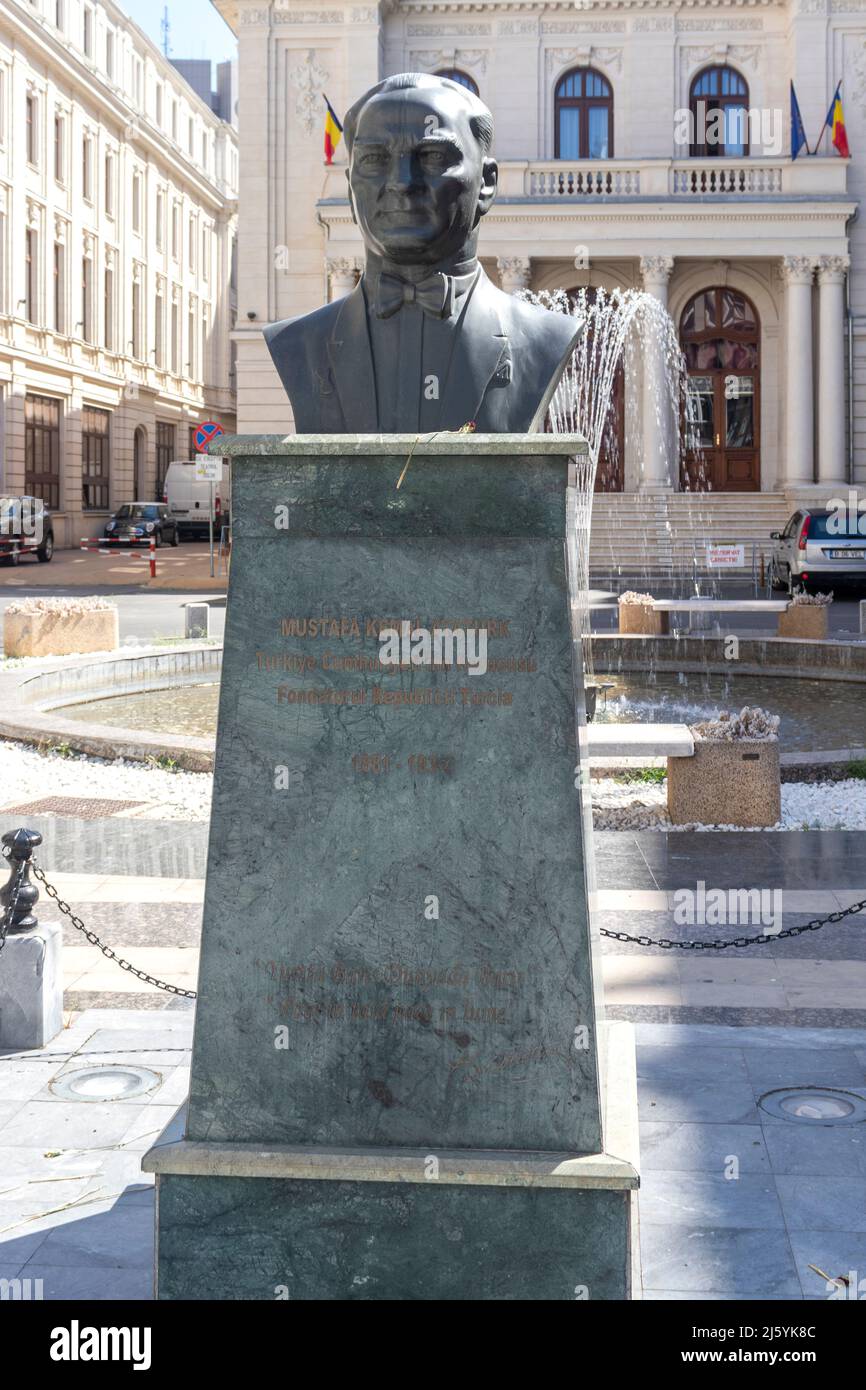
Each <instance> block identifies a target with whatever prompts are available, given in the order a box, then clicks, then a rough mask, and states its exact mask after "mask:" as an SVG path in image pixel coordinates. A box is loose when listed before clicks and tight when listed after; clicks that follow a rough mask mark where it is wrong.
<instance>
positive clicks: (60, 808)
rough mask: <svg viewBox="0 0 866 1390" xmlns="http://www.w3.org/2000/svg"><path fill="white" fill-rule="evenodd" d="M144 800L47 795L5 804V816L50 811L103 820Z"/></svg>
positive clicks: (130, 808)
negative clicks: (10, 804)
mask: <svg viewBox="0 0 866 1390" xmlns="http://www.w3.org/2000/svg"><path fill="white" fill-rule="evenodd" d="M144 805H146V803H145V802H144V801H106V800H104V799H103V798H102V797H96V796H46V797H43V799H42V800H41V801H28V802H26V804H25V805H23V806H4V807H3V815H4V816H11V815H16V816H25V815H29V816H39V815H47V814H48V813H49V812H50V813H53V814H54V815H56V816H77V817H78V819H79V820H102V818H103V816H116V815H117V814H118V812H119V811H129V810H132V808H133V807H135V806H144Z"/></svg>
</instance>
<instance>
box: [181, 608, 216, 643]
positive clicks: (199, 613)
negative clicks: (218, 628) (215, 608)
mask: <svg viewBox="0 0 866 1390" xmlns="http://www.w3.org/2000/svg"><path fill="white" fill-rule="evenodd" d="M185 621H186V629H185V631H186V637H187V639H188V640H191V641H195V642H203V641H205V640H206V639H207V638H208V637H210V604H209V603H188V604H187V605H186V614H185Z"/></svg>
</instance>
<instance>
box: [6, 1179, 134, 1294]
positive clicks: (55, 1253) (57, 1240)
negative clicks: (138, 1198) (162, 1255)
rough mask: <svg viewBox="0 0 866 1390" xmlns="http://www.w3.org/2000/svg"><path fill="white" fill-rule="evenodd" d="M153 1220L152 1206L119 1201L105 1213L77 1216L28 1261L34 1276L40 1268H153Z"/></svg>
mask: <svg viewBox="0 0 866 1390" xmlns="http://www.w3.org/2000/svg"><path fill="white" fill-rule="evenodd" d="M153 1258H154V1219H153V1209H152V1204H151V1203H148V1204H147V1205H142V1204H141V1203H138V1202H129V1201H127V1200H126V1199H125V1198H121V1199H120V1200H119V1201H117V1202H115V1203H114V1205H113V1206H112V1207H111V1208H110V1209H109V1210H106V1211H97V1212H96V1213H94V1214H90V1215H85V1214H80V1215H79V1216H78V1219H77V1220H75V1221H71V1222H67V1223H66V1224H64V1225H62V1226H58V1227H57V1228H56V1229H55V1230H53V1231H51V1233H50V1234H49V1236H48V1238H47V1239H46V1240H45V1242H44V1244H43V1245H41V1246H40V1247H39V1250H38V1252H37V1253H36V1254H35V1255H34V1256H33V1257H32V1258H31V1259H30V1260H29V1261H28V1264H27V1269H28V1272H29V1273H31V1274H33V1275H34V1276H35V1275H36V1274H38V1273H39V1271H40V1269H41V1268H42V1267H43V1266H50V1265H57V1266H65V1267H67V1268H68V1267H70V1266H71V1267H75V1266H79V1267H80V1266H87V1267H96V1268H98V1267H99V1266H100V1265H101V1266H111V1267H114V1268H120V1269H130V1268H133V1269H136V1268H137V1269H142V1270H144V1271H145V1272H147V1273H148V1274H149V1273H150V1272H151V1270H152V1268H153Z"/></svg>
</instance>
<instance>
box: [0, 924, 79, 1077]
mask: <svg viewBox="0 0 866 1390" xmlns="http://www.w3.org/2000/svg"><path fill="white" fill-rule="evenodd" d="M62 943H63V932H62V929H61V928H60V927H59V926H56V925H54V924H53V923H49V924H48V925H45V924H44V923H43V924H40V925H39V926H38V927H34V929H33V930H32V931H28V932H22V933H21V934H20V935H18V936H8V937H7V938H6V945H5V947H4V949H3V954H2V956H0V1049H5V1050H7V1051H15V1052H26V1051H29V1050H30V1049H32V1048H36V1047H44V1046H45V1044H46V1043H50V1042H51V1039H52V1038H56V1037H57V1034H58V1033H59V1032H60V1030H61V1028H62V1027H63V971H62V969H61V963H60V956H61V949H62Z"/></svg>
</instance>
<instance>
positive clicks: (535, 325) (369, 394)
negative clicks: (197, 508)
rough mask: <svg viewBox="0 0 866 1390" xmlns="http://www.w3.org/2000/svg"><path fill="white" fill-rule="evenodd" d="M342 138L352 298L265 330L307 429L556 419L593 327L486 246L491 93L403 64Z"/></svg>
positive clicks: (512, 425)
mask: <svg viewBox="0 0 866 1390" xmlns="http://www.w3.org/2000/svg"><path fill="white" fill-rule="evenodd" d="M344 139H345V142H346V150H347V153H348V156H349V165H348V169H347V171H346V176H347V178H348V181H349V197H350V200H351V205H352V216H353V219H354V220H355V222H356V223H357V224H358V226H359V227H360V229H361V235H362V236H363V238H364V245H365V247H366V265H365V269H364V273H363V275H362V276H361V279H360V281H359V283H358V285H357V286H356V287H355V289H354V290H352V292H351V293H350V294H349V295H347V296H346V298H345V299H341V300H337V301H335V302H334V303H332V304H326V305H324V306H323V307H322V308H321V309H317V310H316V311H315V312H314V313H312V314H305V315H303V316H301V317H300V318H295V319H287V320H285V321H284V322H282V323H275V324H273V325H272V326H271V327H270V328H268V329H266V331H265V338H266V340H267V343H268V347H269V348H270V352H271V356H272V357H273V360H274V363H275V365H276V368H277V370H278V372H279V374H280V379H281V381H282V383H283V386H284V387H285V389H286V392H287V394H288V396H289V399H290V401H291V404H292V410H293V412H294V417H295V428H296V430H297V431H298V432H299V433H301V434H345V433H352V434H378V433H382V434H398V433H399V434H402V433H412V434H414V433H417V432H418V431H423V432H427V431H432V430H457V429H460V428H462V427H463V426H464V425H466V424H468V423H470V422H472V423H474V425H475V428H476V429H477V430H479V431H482V432H490V433H503V432H507V433H518V434H522V433H526V432H527V431H536V430H539V429H541V428H543V425H544V418H545V415H546V413H547V408H548V405H549V403H550V399H551V396H552V395H553V392H554V391H555V389H556V386H557V384H558V382H559V379H560V376H561V375H562V372H563V369H564V367H565V364H566V362H567V360H568V357H569V354H570V352H571V349H572V347H573V346H574V342H575V339H576V337H577V336H578V333H579V332H580V327H579V325H578V324H576V323H575V320H574V319H572V318H569V317H568V316H567V315H564V314H558V313H551V312H549V311H548V310H546V309H542V308H538V307H536V306H534V305H532V304H527V303H525V302H523V301H522V300H519V299H515V298H513V297H512V296H511V295H508V294H504V293H503V292H502V291H501V290H499V289H497V288H496V286H495V285H493V284H491V282H490V280H489V279H488V278H487V276H486V275H485V273H484V270H483V269H482V267H481V265H480V263H479V261H478V258H477V246H478V228H479V224H480V222H481V218H482V217H483V216H484V214H485V213H486V212H487V211H488V210H489V208H490V207H491V205H492V203H493V199H494V198H495V196H496V185H497V177H498V166H497V164H496V161H495V160H494V159H493V158H492V155H491V149H492V144H493V118H492V116H491V114H490V112H489V111H488V109H487V107H486V106H485V105H484V104H483V102H481V101H480V100H479V99H478V97H477V96H475V95H474V93H472V92H470V91H469V90H468V89H467V88H465V87H462V86H460V84H459V83H456V82H451V81H449V80H448V79H447V78H442V77H433V76H430V75H428V74H419V73H402V74H400V75H399V76H396V77H389V78H387V80H386V81H384V82H380V83H379V84H378V85H377V86H375V87H373V88H371V90H370V91H369V92H366V93H365V94H364V96H362V97H361V98H360V100H359V101H357V102H355V104H354V106H353V107H352V108H351V109H350V110H349V112H348V113H347V115H346V119H345V123H344Z"/></svg>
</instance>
